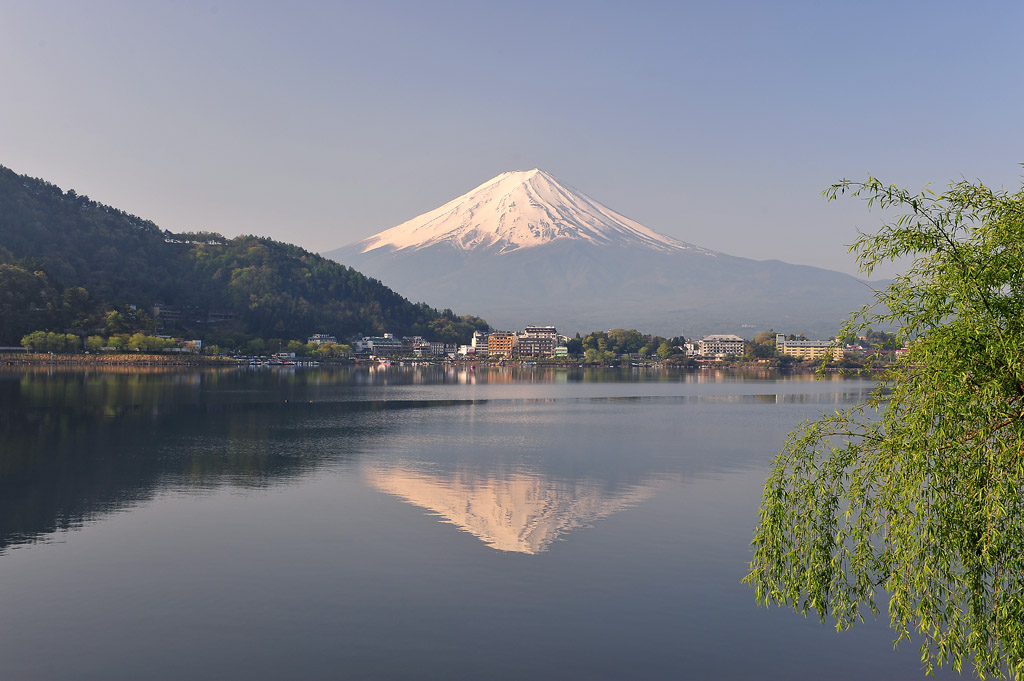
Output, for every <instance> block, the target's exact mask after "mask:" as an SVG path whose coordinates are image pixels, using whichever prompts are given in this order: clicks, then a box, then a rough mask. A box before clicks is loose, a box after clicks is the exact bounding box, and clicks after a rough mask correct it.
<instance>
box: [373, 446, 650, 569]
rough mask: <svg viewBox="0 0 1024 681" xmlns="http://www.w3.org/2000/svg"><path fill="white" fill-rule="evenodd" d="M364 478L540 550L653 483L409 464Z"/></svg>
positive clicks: (492, 535)
mask: <svg viewBox="0 0 1024 681" xmlns="http://www.w3.org/2000/svg"><path fill="white" fill-rule="evenodd" d="M364 473H365V476H366V479H367V480H368V481H369V482H370V483H371V484H372V485H373V486H374V487H376V488H377V489H379V490H381V491H383V492H387V493H389V494H393V495H395V496H397V497H400V498H402V499H404V500H406V501H408V502H409V503H411V504H414V505H416V506H420V507H422V508H425V509H427V510H429V511H433V512H434V513H436V514H437V515H439V516H441V517H442V518H444V519H445V520H446V521H447V522H450V523H451V524H453V525H455V526H457V527H459V528H461V529H462V530H464V531H466V532H469V533H470V534H472V535H473V536H475V537H477V538H478V539H480V540H481V541H482V542H484V543H485V544H487V545H488V546H490V547H491V548H494V549H498V550H499V551H515V552H518V553H529V554H535V553H541V552H543V551H546V550H547V549H548V547H549V546H550V545H551V543H552V542H554V541H555V540H556V539H558V538H559V537H560V536H561V535H563V534H566V533H567V532H570V531H572V530H575V529H577V528H580V527H586V526H588V525H589V524H590V523H592V522H594V521H596V520H599V519H600V518H605V517H607V516H610V515H612V514H613V513H615V512H616V511H619V510H621V509H624V508H627V507H629V506H632V505H634V504H636V503H639V502H641V501H643V500H645V499H647V498H649V497H651V496H652V495H653V493H654V488H655V486H654V484H637V485H629V486H623V487H620V488H618V489H609V488H608V487H607V486H604V485H602V484H600V482H599V481H597V480H593V479H583V480H561V479H547V478H545V477H543V476H540V475H535V474H530V473H523V472H515V473H508V474H506V475H502V476H490V475H484V474H481V473H477V472H468V471H455V472H451V473H447V474H438V473H433V472H427V471H425V470H422V469H419V468H417V467H414V466H410V465H405V466H398V467H378V466H373V467H370V468H367V469H365V471H364Z"/></svg>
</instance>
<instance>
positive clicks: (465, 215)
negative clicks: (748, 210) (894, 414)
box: [324, 169, 873, 336]
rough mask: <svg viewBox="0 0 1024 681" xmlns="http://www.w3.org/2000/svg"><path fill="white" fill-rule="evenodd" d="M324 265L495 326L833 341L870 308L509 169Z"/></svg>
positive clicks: (836, 281) (827, 286) (834, 282)
mask: <svg viewBox="0 0 1024 681" xmlns="http://www.w3.org/2000/svg"><path fill="white" fill-rule="evenodd" d="M324 255H325V256H326V257H328V258H331V259H333V260H337V261H338V262H341V263H344V264H346V265H350V266H352V267H354V268H355V269H357V270H359V271H361V272H363V273H365V274H367V275H369V276H372V277H376V278H378V279H380V280H381V281H382V282H383V283H384V284H386V285H388V286H390V287H391V288H393V289H394V290H396V291H398V292H399V293H401V294H403V295H405V296H408V297H409V298H411V299H413V300H417V301H425V302H427V303H429V304H430V305H432V306H434V307H437V308H443V307H448V308H452V309H456V310H459V311H460V312H466V313H472V314H476V315H480V316H482V317H484V318H485V319H487V320H488V321H489V322H490V323H491V325H492V326H495V327H497V328H506V329H518V328H522V327H523V326H525V325H526V324H534V323H536V324H555V325H556V326H558V327H559V330H560V331H561V332H563V333H565V332H569V333H573V332H575V331H582V332H586V331H592V330H596V329H608V328H613V327H622V328H630V327H633V328H637V329H641V330H644V331H648V332H652V333H659V334H662V335H678V334H686V335H691V336H692V335H698V334H703V333H710V332H719V333H739V334H740V335H747V336H752V335H753V334H754V333H757V332H758V331H762V330H767V329H768V328H775V329H776V330H779V331H785V332H786V333H800V332H803V333H807V334H813V335H816V336H826V335H828V334H832V333H834V332H835V331H836V329H837V328H838V327H839V325H840V324H841V322H842V320H843V319H844V318H845V317H846V316H847V315H848V314H849V313H851V312H853V311H854V310H857V309H859V308H860V307H861V306H862V305H864V304H865V303H868V302H871V301H872V300H873V296H872V291H871V287H870V286H869V285H868V284H867V283H865V282H862V281H859V280H857V279H855V278H854V277H851V276H849V275H846V274H842V273H839V272H834V271H830V270H824V269H820V268H816V267H809V266H803V265H790V264H787V263H783V262H780V261H777V260H769V261H761V260H749V259H746V258H737V257H734V256H730V255H727V254H725V253H718V252H715V251H711V250H708V249H704V248H700V247H699V246H695V245H693V244H690V243H686V242H684V241H680V240H677V239H673V238H670V237H667V236H664V235H662V234H659V233H658V232H656V231H654V230H652V229H650V228H648V227H645V226H644V225H641V224H640V223H638V222H636V221H634V220H631V219H629V218H627V217H625V216H623V215H621V214H619V213H617V212H615V211H614V210H612V209H610V208H608V207H606V206H604V205H602V204H601V203H599V202H597V201H595V200H594V199H591V198H589V197H588V196H586V195H585V194H583V193H581V192H579V191H576V190H574V189H571V188H569V187H568V186H566V185H564V184H562V183H561V182H559V181H558V180H557V179H555V178H554V177H552V176H551V175H549V174H548V173H546V172H544V171H542V170H538V169H534V170H527V171H516V172H507V173H502V174H501V175H498V176H497V177H495V178H493V179H491V180H489V181H487V182H485V183H483V184H481V185H480V186H478V187H476V188H475V189H473V190H471V191H469V192H467V193H465V194H463V195H462V196H459V197H458V198H455V199H452V200H451V201H448V202H447V203H445V204H444V205H442V206H440V207H439V208H436V209H434V210H432V211H429V212H427V213H424V214H422V215H420V216H417V217H415V218H413V219H411V220H409V221H407V222H404V223H402V224H400V225H398V226H396V227H393V228H391V229H388V230H385V231H383V232H380V233H378V234H375V235H373V236H371V237H369V238H367V239H364V240H362V241H359V242H357V243H354V244H351V245H349V246H345V247H343V248H339V249H336V250H333V251H329V252H327V253H325V254H324Z"/></svg>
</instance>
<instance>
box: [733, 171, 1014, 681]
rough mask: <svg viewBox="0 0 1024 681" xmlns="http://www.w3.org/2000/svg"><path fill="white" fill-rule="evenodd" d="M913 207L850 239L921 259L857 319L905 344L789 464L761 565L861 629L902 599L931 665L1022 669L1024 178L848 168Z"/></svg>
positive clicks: (864, 259) (781, 462) (873, 251)
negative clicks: (915, 185) (884, 179)
mask: <svg viewBox="0 0 1024 681" xmlns="http://www.w3.org/2000/svg"><path fill="white" fill-rule="evenodd" d="M846 194H848V195H851V196H859V197H861V198H864V199H867V201H868V203H869V204H871V205H876V206H878V207H880V208H882V209H883V210H892V209H895V210H898V211H902V212H904V214H903V215H902V216H901V217H899V218H897V219H895V220H893V221H891V222H889V223H888V224H886V225H885V226H883V227H882V228H881V229H880V230H879V231H878V232H877V233H875V234H861V235H859V237H858V239H857V241H856V243H855V244H854V245H853V246H852V247H851V250H852V251H853V252H854V253H855V254H856V256H857V259H858V262H859V263H860V265H861V268H862V270H863V271H864V272H866V273H870V272H871V271H872V270H873V269H874V268H875V267H876V266H877V265H878V264H880V263H882V262H887V261H892V260H895V259H903V258H908V259H911V260H912V264H911V265H910V267H909V268H908V269H907V271H906V272H905V273H904V274H903V275H901V276H899V277H896V278H895V279H894V280H893V281H892V283H891V284H890V285H888V286H887V287H886V288H885V289H884V290H883V291H880V292H879V293H878V296H877V298H878V302H877V304H876V305H875V306H873V307H870V308H865V309H864V310H862V311H861V312H860V313H859V314H857V315H856V316H855V317H854V318H853V319H852V320H851V321H850V322H849V323H848V324H847V327H846V328H844V330H843V332H842V334H843V335H846V334H849V333H857V332H863V331H864V330H865V329H867V328H869V327H870V326H872V325H874V326H876V327H877V326H885V327H890V328H894V329H896V336H897V339H898V341H899V342H901V343H902V344H903V345H904V347H905V350H904V351H903V352H902V354H900V355H899V356H898V358H897V359H896V360H895V361H894V363H893V364H892V365H890V366H889V367H887V368H886V369H885V370H884V373H883V374H882V375H881V379H880V381H879V384H878V386H877V388H876V390H875V391H874V392H873V394H872V397H871V399H870V400H868V401H867V402H866V403H865V404H861V405H858V406H857V407H855V408H853V409H850V410H847V411H840V412H836V413H834V414H831V415H828V416H825V417H824V418H822V419H821V420H819V421H816V422H813V423H806V424H803V425H802V427H801V428H800V430H798V431H796V432H794V433H793V434H791V436H790V438H789V440H788V441H787V443H786V445H785V448H784V450H783V451H782V452H781V453H780V454H779V456H778V457H777V458H776V460H775V462H774V470H773V472H772V474H771V475H770V477H769V479H768V481H767V483H766V485H765V491H764V500H763V505H762V508H761V511H760V524H759V525H758V527H757V529H756V531H755V535H754V540H753V559H752V561H751V564H750V573H749V574H748V575H747V577H746V578H745V581H746V582H747V583H749V584H751V585H753V587H754V588H755V590H756V594H757V599H758V601H759V602H761V603H764V604H772V603H775V604H780V605H781V604H786V605H788V606H790V607H793V608H794V609H795V610H797V611H798V612H800V613H804V614H806V613H807V612H808V611H811V610H813V611H816V612H817V613H818V614H819V615H820V617H821V619H822V621H825V620H827V619H830V618H831V619H833V620H834V621H835V623H836V626H837V628H838V629H846V628H848V627H850V626H851V625H853V624H854V623H855V622H857V621H859V620H862V619H863V618H864V616H865V615H866V614H867V613H874V614H880V611H881V610H883V609H885V610H887V611H888V616H889V618H890V623H891V625H892V627H893V629H894V630H895V631H896V633H897V640H898V642H899V641H904V640H908V639H914V640H915V641H920V642H921V657H922V662H923V664H924V667H925V671H926V672H931V671H932V670H933V669H934V668H935V666H936V665H944V664H949V665H952V666H953V667H954V668H955V669H957V670H960V669H961V668H962V667H963V666H965V665H966V666H969V667H971V666H972V667H973V668H974V671H975V673H977V674H978V675H979V676H980V677H982V678H985V677H997V678H1003V677H1005V676H1010V677H1012V678H1020V677H1021V676H1022V672H1024V314H1022V313H1024V192H1018V193H1015V194H1011V193H1007V192H1004V191H993V190H991V189H989V188H987V187H985V186H983V185H980V184H971V183H966V182H964V183H960V184H956V185H952V186H950V188H949V189H948V191H946V192H944V193H942V194H933V193H931V192H929V191H925V192H922V193H919V194H911V193H908V192H907V191H905V190H902V189H898V188H895V187H891V186H885V185H883V184H881V183H880V182H878V181H877V180H875V179H873V178H869V179H868V180H867V181H866V182H863V183H855V182H850V181H843V182H841V183H839V184H836V185H834V186H832V187H831V188H830V189H829V190H827V191H826V196H827V198H828V199H829V200H832V199H835V198H837V197H839V196H841V195H846Z"/></svg>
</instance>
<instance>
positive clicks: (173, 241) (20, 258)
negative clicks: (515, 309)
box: [0, 167, 481, 344]
mask: <svg viewBox="0 0 1024 681" xmlns="http://www.w3.org/2000/svg"><path fill="white" fill-rule="evenodd" d="M37 271H41V272H43V273H44V274H42V275H38V276H35V275H33V273H34V272H37ZM79 287H81V289H84V291H79V292H78V293H77V294H76V295H75V296H72V297H71V299H72V302H76V303H77V304H78V308H79V309H77V310H75V311H74V312H73V313H68V312H67V310H65V309H64V308H66V307H67V305H66V303H65V302H62V301H64V300H65V299H67V298H68V295H67V293H68V292H69V291H78V290H79ZM158 302H159V303H163V304H164V306H165V307H167V306H173V307H177V308H179V309H180V310H182V311H183V312H185V314H183V315H182V319H181V320H180V321H178V322H176V326H175V327H172V328H168V329H165V330H167V331H177V332H185V331H189V332H192V333H195V334H196V335H199V336H205V337H207V338H208V337H209V336H210V335H216V334H220V335H224V332H226V331H230V332H232V333H234V334H240V335H241V336H245V337H252V336H258V337H262V338H284V339H290V338H298V339H302V340H304V339H305V337H306V336H308V335H311V334H313V333H316V332H325V333H331V334H334V335H336V336H338V337H339V338H343V337H347V336H349V335H351V334H354V333H360V332H361V333H367V334H371V333H373V334H376V333H383V332H385V331H387V332H392V333H395V334H399V335H404V334H424V335H430V336H431V337H434V338H437V339H438V340H448V341H451V342H454V341H457V340H461V341H462V342H465V339H466V338H468V336H469V334H471V333H472V330H473V326H474V325H475V324H478V323H480V322H481V320H471V321H467V320H463V319H459V318H455V316H454V315H453V314H450V315H448V316H447V317H448V318H444V317H442V315H441V314H440V313H438V311H437V310H434V309H432V308H430V307H429V306H427V305H423V304H413V303H412V302H410V301H409V300H407V299H405V298H404V297H402V296H400V295H398V294H397V293H395V292H394V291H392V290H391V289H389V288H387V287H386V286H384V285H382V284H381V283H380V282H379V281H376V280H374V279H370V278H368V277H365V276H363V275H362V274H360V273H359V272H357V271H355V270H353V269H351V268H349V267H345V266H342V265H339V264H338V263H336V262H333V261H330V260H327V259H325V258H323V257H321V256H319V255H316V254H314V253H310V252H308V251H305V250H303V249H301V248H299V247H297V246H292V245H290V244H284V243H281V242H277V241H273V240H271V239H264V238H258V237H254V236H241V237H237V238H235V239H226V238H224V237H222V236H220V235H218V234H212V233H204V234H183V235H182V234H172V233H171V232H168V231H164V230H161V229H160V228H159V227H157V226H156V225H155V224H153V223H152V222H150V221H148V220H143V219H141V218H138V217H135V216H133V215H129V214H127V213H124V212H122V211H119V210H117V209H115V208H111V207H110V206H105V205H103V204H100V203H96V202H95V201H92V200H90V199H89V198H88V197H86V196H80V195H78V194H76V193H75V192H74V191H73V190H69V191H67V192H64V191H62V190H61V189H60V188H59V187H56V186H54V185H52V184H49V183H47V182H45V181H43V180H37V179H33V178H29V177H25V176H21V175H17V174H16V173H14V172H13V171H11V170H9V169H7V168H3V167H0V303H2V306H0V311H2V312H3V313H4V314H3V316H4V319H3V320H2V323H0V344H16V343H18V342H19V340H20V337H21V334H23V333H26V332H27V331H29V330H34V329H36V328H44V329H46V330H57V331H61V332H63V331H75V332H80V333H92V332H94V331H95V330H96V329H97V325H101V324H102V319H103V315H104V313H105V312H106V311H109V310H110V309H115V308H117V309H130V306H133V305H134V306H135V307H136V308H138V309H141V310H148V309H150V308H151V307H152V306H153V304H154V303H158ZM211 310H218V311H219V312H220V313H221V314H220V318H221V319H223V320H224V321H219V322H216V323H213V324H211V323H208V322H202V321H196V320H202V319H209V318H210V315H209V314H208V313H209V312H210V311H211ZM225 313H226V314H225ZM29 327H31V328H29ZM441 329H447V330H448V333H447V337H439V333H438V332H437V330H441ZM440 335H441V336H444V335H445V334H443V333H442V334H440Z"/></svg>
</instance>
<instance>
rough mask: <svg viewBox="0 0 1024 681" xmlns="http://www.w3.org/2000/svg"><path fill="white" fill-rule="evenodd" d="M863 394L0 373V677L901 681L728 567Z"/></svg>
mask: <svg viewBox="0 0 1024 681" xmlns="http://www.w3.org/2000/svg"><path fill="white" fill-rule="evenodd" d="M870 388H871V383H870V382H867V381H863V380H859V379H850V378H841V377H838V376H835V377H830V378H828V379H825V380H820V381H816V380H814V379H813V377H810V376H806V375H779V374H770V373H765V374H762V375H757V374H748V375H738V374H729V373H723V372H717V371H700V372H675V371H654V370H629V369H626V370H583V369H545V368H538V367H517V368H507V369H506V368H501V369H485V368H477V369H475V370H469V369H462V368H460V369H455V368H450V367H421V368H406V367H392V368H386V369H376V368H361V369H352V370H349V369H298V370H289V369H276V368H275V369H270V368H264V369H255V370H204V371H194V372H182V371H163V370H153V371H140V370H130V371H90V372H77V371H54V370H46V369H41V370H34V371H27V372H16V373H0V419H2V422H0V679H5V680H6V679H19V680H26V681H27V680H32V679H103V680H105V681H109V680H116V679H857V680H859V681H863V680H864V679H917V678H922V677H923V673H922V671H921V667H920V663H919V661H918V660H919V654H918V650H917V647H916V645H906V644H903V645H902V646H901V647H900V649H899V650H898V651H893V649H892V640H893V638H894V636H893V634H892V632H891V631H890V630H889V629H888V627H887V626H886V623H885V622H884V621H880V622H868V623H865V624H864V625H862V626H859V627H856V628H854V630H851V631H848V632H844V633H842V634H837V633H836V632H835V630H834V629H833V628H832V627H831V626H828V625H821V624H820V623H819V622H818V621H817V620H816V619H804V618H802V617H800V616H798V615H796V614H794V613H792V612H791V611H788V610H780V609H765V608H763V607H762V608H759V607H757V606H756V604H755V602H754V596H753V592H752V591H751V589H750V588H748V587H746V586H744V585H742V584H741V583H740V580H741V579H742V577H743V575H744V574H745V572H746V568H747V561H748V560H749V555H750V550H749V542H750V538H751V535H752V530H753V527H754V524H755V523H756V518H757V509H758V507H759V504H760V497H761V487H762V483H763V480H764V478H765V477H766V475H767V473H768V466H769V464H770V462H771V459H772V457H773V456H774V454H775V453H776V452H777V451H778V450H779V448H780V446H781V444H782V443H783V441H784V439H785V436H786V433H787V432H788V431H789V430H791V429H792V428H793V427H794V426H795V425H796V424H797V423H798V422H799V421H801V420H803V419H808V418H814V417H815V416H817V415H820V414H821V413H822V411H824V410H832V409H835V408H839V407H843V406H846V405H849V404H852V403H853V402H855V401H857V400H860V399H862V398H863V397H864V396H865V395H866V394H867V392H868V391H869V390H870ZM939 676H940V678H942V677H944V676H946V675H945V674H940V675H939Z"/></svg>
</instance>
